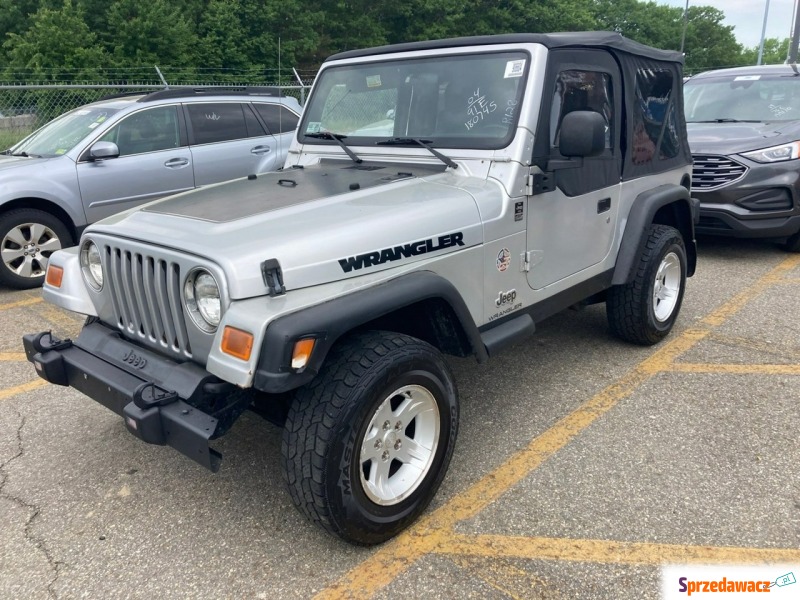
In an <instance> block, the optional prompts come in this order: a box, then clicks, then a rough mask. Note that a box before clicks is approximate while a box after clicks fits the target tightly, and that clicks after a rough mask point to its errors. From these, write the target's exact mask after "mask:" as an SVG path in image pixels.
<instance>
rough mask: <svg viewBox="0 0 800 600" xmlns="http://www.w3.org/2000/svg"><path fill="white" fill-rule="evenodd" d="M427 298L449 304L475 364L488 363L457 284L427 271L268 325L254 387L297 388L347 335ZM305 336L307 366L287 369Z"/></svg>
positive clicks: (344, 297) (311, 377)
mask: <svg viewBox="0 0 800 600" xmlns="http://www.w3.org/2000/svg"><path fill="white" fill-rule="evenodd" d="M429 299H441V300H443V301H444V302H446V303H447V304H448V305H449V306H450V308H451V309H452V310H453V313H454V315H455V317H456V318H457V319H458V321H459V323H460V325H461V327H462V329H463V331H464V333H465V334H466V337H467V339H468V341H469V344H470V347H471V349H472V352H473V353H474V354H475V355H477V358H478V360H479V361H481V362H482V361H484V360H486V358H487V353H486V348H485V346H484V345H483V342H482V341H481V337H480V333H479V331H478V328H477V326H476V325H475V322H474V320H473V319H472V316H471V315H470V312H469V309H468V308H467V305H466V303H465V302H464V299H463V298H462V297H461V295H460V294H459V292H458V290H457V289H456V288H455V286H454V285H453V284H452V283H450V282H449V281H448V280H446V279H444V278H443V277H441V276H439V275H437V274H436V273H433V272H431V271H416V272H414V273H409V274H407V275H403V276H400V277H397V278H396V279H392V280H389V281H387V282H385V283H382V284H380V285H377V286H375V287H372V288H368V289H366V290H361V291H358V292H354V293H352V294H348V295H346V296H341V297H339V298H335V299H334V300H330V301H328V302H324V303H322V304H318V305H316V306H312V307H309V308H305V309H302V310H299V311H297V312H294V313H291V314H289V315H286V316H284V317H280V318H278V319H276V320H275V321H273V322H272V323H270V324H269V326H268V327H267V330H266V332H265V334H264V339H263V342H262V345H261V352H260V354H259V360H258V366H257V368H256V373H255V378H254V381H253V385H254V387H255V388H256V389H258V390H261V391H264V392H270V393H278V392H284V391H287V390H290V389H294V388H297V387H300V386H301V385H303V384H305V383H308V382H309V381H311V380H312V379H313V378H314V377H315V376H316V374H317V373H318V372H319V370H320V369H321V368H322V365H323V363H324V361H325V358H326V357H327V355H328V352H329V351H330V349H331V347H332V346H333V344H335V343H336V341H337V340H338V339H339V338H341V337H342V336H343V335H345V334H346V333H347V332H349V331H352V330H353V329H355V328H357V327H359V326H361V325H363V324H365V323H368V322H370V321H372V320H374V319H377V318H379V317H382V316H384V315H388V314H389V313H391V312H393V311H396V310H398V309H401V308H404V307H406V306H410V305H412V304H415V303H417V302H420V301H424V300H429ZM304 337H315V338H316V339H317V342H316V345H315V347H314V351H313V353H312V355H311V358H310V360H309V363H308V364H307V365H306V367H305V368H304V369H302V370H300V371H295V370H293V369H292V368H291V367H290V363H291V352H292V348H293V346H294V342H295V341H297V340H298V339H301V338H304Z"/></svg>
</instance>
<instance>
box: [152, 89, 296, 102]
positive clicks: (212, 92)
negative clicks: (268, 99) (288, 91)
mask: <svg viewBox="0 0 800 600" xmlns="http://www.w3.org/2000/svg"><path fill="white" fill-rule="evenodd" d="M221 95H222V96H273V97H282V96H283V95H284V94H283V91H282V90H281V88H279V87H277V86H238V87H237V86H232V87H228V86H213V87H196V88H170V89H167V90H159V91H157V92H150V93H149V94H147V95H145V96H143V97H142V98H139V100H138V102H153V101H154V100H163V99H166V98H192V97H197V96H221Z"/></svg>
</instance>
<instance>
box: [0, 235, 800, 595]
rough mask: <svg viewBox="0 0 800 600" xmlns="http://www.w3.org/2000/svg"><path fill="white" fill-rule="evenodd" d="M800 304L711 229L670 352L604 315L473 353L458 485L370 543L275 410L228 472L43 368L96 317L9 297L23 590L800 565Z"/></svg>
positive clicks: (784, 275)
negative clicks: (276, 419) (32, 351)
mask: <svg viewBox="0 0 800 600" xmlns="http://www.w3.org/2000/svg"><path fill="white" fill-rule="evenodd" d="M798 296H800V255H790V254H786V253H784V252H782V251H781V250H779V249H778V248H777V247H776V246H774V245H771V244H768V243H762V242H749V241H724V240H723V241H719V240H713V239H704V240H701V256H700V261H699V266H698V272H697V274H696V276H695V277H693V278H692V279H690V280H689V282H688V286H687V291H686V295H685V299H684V305H683V309H682V312H681V315H680V318H679V321H678V323H677V325H676V327H675V329H674V331H673V333H672V335H671V336H670V337H669V338H668V339H667V340H666V341H665V342H662V343H661V344H659V345H657V346H655V347H652V348H641V347H635V346H630V345H627V344H624V343H622V342H619V341H617V340H615V339H614V338H612V337H611V336H610V335H609V332H608V328H607V325H606V320H605V311H604V308H603V307H602V306H594V307H589V308H586V309H584V310H582V311H566V312H565V313H562V314H560V315H557V316H556V317H553V318H552V319H550V320H548V321H547V322H546V323H544V324H542V326H541V327H540V329H539V332H538V333H537V335H536V336H535V337H534V338H532V339H530V340H528V341H526V342H525V343H522V344H519V345H517V346H516V347H514V348H512V349H510V350H508V351H507V352H505V353H504V354H503V355H501V356H499V357H498V358H496V359H494V360H492V361H490V362H489V364H487V365H484V366H480V367H477V366H476V365H475V363H474V362H473V361H471V360H454V361H452V366H453V368H454V371H455V374H456V380H457V383H458V386H459V390H460V397H461V407H462V417H461V429H460V433H459V440H458V444H457V447H456V452H455V454H454V457H453V461H452V463H451V466H450V470H449V473H448V475H447V477H446V478H445V481H444V483H443V485H442V488H441V489H440V491H439V493H438V494H437V496H436V498H435V499H434V501H433V503H432V505H431V507H430V508H429V509H428V511H427V513H426V514H425V516H424V517H423V519H421V520H420V522H419V523H418V524H417V525H415V526H414V527H413V528H412V529H410V530H409V531H408V532H406V533H404V534H402V535H401V536H399V537H398V538H396V539H395V540H394V541H392V542H390V543H387V544H384V545H383V546H380V547H378V548H372V549H365V548H355V547H351V546H348V545H346V544H344V543H342V542H340V541H338V540H336V539H334V538H332V537H330V536H328V535H327V534H325V533H324V532H322V531H321V530H317V529H316V528H314V527H313V526H311V525H310V524H308V523H307V522H306V521H305V520H304V518H303V517H302V516H301V515H300V514H299V513H298V512H297V511H296V510H295V509H294V507H293V506H292V504H291V502H290V500H289V497H288V494H287V493H286V492H285V490H284V488H283V481H282V476H281V473H280V467H279V453H280V437H281V432H280V430H279V429H278V428H276V427H275V426H273V425H270V424H268V423H267V422H265V421H264V420H262V419H260V418H259V417H257V416H255V415H251V414H246V415H245V416H244V417H243V418H241V419H240V420H239V422H237V424H236V425H235V426H234V428H233V430H232V431H231V432H230V433H229V434H228V435H227V436H225V437H224V438H222V439H221V440H219V441H218V442H217V443H216V447H217V448H218V449H219V450H220V451H222V453H223V455H224V457H225V459H224V461H223V466H222V469H221V470H220V471H219V473H217V474H211V473H210V472H207V471H206V470H204V469H203V468H202V467H200V466H197V465H195V464H194V463H192V462H190V461H189V460H187V459H185V458H184V457H182V456H181V455H179V454H178V453H177V452H175V451H173V450H171V449H169V448H162V447H154V446H147V445H145V444H143V443H141V442H139V441H138V440H137V439H135V438H134V437H133V436H131V435H130V434H128V433H127V431H126V430H125V428H124V426H123V424H122V422H121V419H120V418H119V417H117V416H116V415H114V414H113V413H111V412H109V411H107V410H106V409H105V408H103V407H102V406H100V405H98V404H96V403H95V402H93V401H91V400H89V399H87V398H85V397H83V396H82V395H81V394H79V393H77V392H76V391H74V390H71V389H65V388H60V387H56V386H50V385H49V384H46V383H45V382H43V381H41V380H40V379H38V378H37V377H36V374H35V372H34V369H33V367H32V365H31V364H30V363H28V362H26V361H25V359H24V356H23V354H22V345H21V337H22V335H23V334H24V333H29V332H35V331H41V330H43V329H51V328H52V329H53V330H54V331H55V332H56V333H60V334H62V335H70V334H71V335H75V334H76V333H77V331H78V330H79V328H80V324H81V320H80V319H79V318H77V317H75V316H73V315H70V314H68V313H66V312H63V311H61V310H59V309H57V308H54V307H52V306H49V305H47V304H45V303H43V302H42V301H41V300H40V297H39V292H38V291H36V290H34V291H26V292H15V291H11V290H2V289H0V598H23V599H28V598H32V599H38V598H209V599H212V598H213V599H218V598H255V599H262V598H263V599H266V598H270V599H271V598H308V597H314V596H318V597H320V598H338V597H344V598H347V597H352V598H366V597H370V596H372V597H375V598H386V599H389V598H396V597H416V598H456V597H458V598H548V599H550V598H614V599H617V598H631V599H633V598H657V597H658V595H659V566H660V565H661V564H664V563H690V564H731V565H734V564H764V563H783V564H795V565H798V566H799V567H800V469H798V465H799V464H800V442H799V441H798V423H800V318H799V317H800V311H798V308H800V300H798ZM798 575H800V573H798ZM781 597H782V596H781ZM786 597H787V598H788V597H790V596H786Z"/></svg>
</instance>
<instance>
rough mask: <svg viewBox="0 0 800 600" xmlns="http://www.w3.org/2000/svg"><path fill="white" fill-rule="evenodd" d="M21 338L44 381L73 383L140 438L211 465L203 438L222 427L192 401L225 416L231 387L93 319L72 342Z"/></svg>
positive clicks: (214, 458)
mask: <svg viewBox="0 0 800 600" xmlns="http://www.w3.org/2000/svg"><path fill="white" fill-rule="evenodd" d="M23 344H24V346H25V354H26V356H27V358H28V360H29V361H31V362H32V363H33V364H34V366H35V367H36V371H37V373H38V374H39V376H40V377H42V378H43V379H45V380H46V381H49V382H50V383H54V384H56V385H63V386H71V387H74V388H75V389H77V390H79V391H81V392H83V393H84V394H86V395H87V396H89V397H90V398H92V399H93V400H96V401H97V402H99V403H100V404H102V405H103V406H105V407H106V408H108V409H110V410H112V411H114V412H115V413H117V414H118V415H120V416H122V417H123V421H124V422H125V426H126V427H127V428H128V431H130V432H131V433H132V434H133V435H135V436H136V437H138V438H139V439H141V440H142V441H144V442H147V443H149V444H158V445H162V446H163V445H167V446H171V447H173V448H175V449H176V450H177V451H178V452H181V453H182V454H185V455H186V456H188V457H189V458H191V459H192V460H194V461H196V462H198V463H200V464H201V465H203V466H204V467H206V468H208V469H210V470H211V471H217V469H219V464H220V461H221V459H222V455H221V454H220V453H219V452H217V451H216V450H214V449H212V448H211V447H210V446H209V441H210V440H211V439H213V438H215V437H217V436H218V435H219V434H221V433H222V432H221V431H218V430H220V429H221V428H220V419H218V418H217V417H218V416H220V415H219V414H215V412H214V411H208V412H204V411H203V410H200V409H199V408H198V406H203V407H214V406H215V405H216V404H219V405H221V406H223V407H224V410H225V411H226V413H225V417H226V418H224V419H223V420H228V419H227V417H229V411H230V409H231V406H230V404H229V403H227V402H226V398H227V397H229V396H230V394H231V392H232V391H233V386H230V385H229V384H225V383H223V382H220V381H219V380H218V379H216V378H215V377H213V376H212V375H210V374H209V373H208V372H206V371H205V370H203V369H201V368H200V367H199V366H197V365H195V364H193V363H177V362H174V361H171V360H169V359H167V358H164V357H162V356H159V355H158V354H156V353H154V352H151V351H149V350H147V349H144V348H141V347H139V346H137V345H135V344H132V343H130V342H128V341H127V340H124V339H122V338H121V337H120V335H119V334H118V333H117V332H115V331H114V330H111V329H109V328H107V327H105V326H103V325H101V324H100V323H91V324H88V325H86V326H85V327H84V328H83V330H82V331H81V334H80V335H79V336H78V338H77V339H76V340H75V341H70V340H65V341H61V340H58V339H55V338H53V337H52V336H51V335H50V333H49V332H43V333H38V334H29V335H26V336H24V337H23ZM209 413H211V414H209ZM238 414H240V412H239V413H238ZM238 414H237V416H238ZM225 429H227V427H225Z"/></svg>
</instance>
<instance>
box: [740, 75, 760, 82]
mask: <svg viewBox="0 0 800 600" xmlns="http://www.w3.org/2000/svg"><path fill="white" fill-rule="evenodd" d="M759 79H761V75H739V76H738V77H736V78H734V81H758V80H759Z"/></svg>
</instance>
